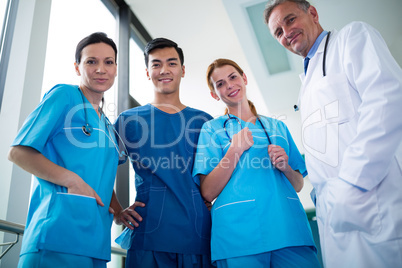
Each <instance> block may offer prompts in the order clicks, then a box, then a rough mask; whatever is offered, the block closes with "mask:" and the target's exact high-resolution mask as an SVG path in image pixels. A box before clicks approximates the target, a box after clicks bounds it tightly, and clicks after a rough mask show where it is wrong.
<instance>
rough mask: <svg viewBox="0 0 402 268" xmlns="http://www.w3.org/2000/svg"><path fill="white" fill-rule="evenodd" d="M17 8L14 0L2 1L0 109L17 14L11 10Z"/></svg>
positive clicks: (0, 3) (0, 12)
mask: <svg viewBox="0 0 402 268" xmlns="http://www.w3.org/2000/svg"><path fill="white" fill-rule="evenodd" d="M14 3H15V1H14ZM15 8H16V5H15V4H14V5H13V6H12V0H8V1H7V0H6V1H0V23H1V28H0V29H1V32H0V110H1V104H2V102H3V93H4V86H5V85H4V84H5V80H6V74H7V67H8V54H9V53H8V51H9V49H10V44H9V43H8V42H7V41H10V38H7V37H8V36H10V34H11V33H12V31H13V29H12V28H13V27H14V21H13V20H14V19H15V16H13V15H11V16H10V14H11V13H12V12H11V11H14V13H15ZM10 17H11V19H10ZM7 30H8V31H7ZM7 33H8V34H7Z"/></svg>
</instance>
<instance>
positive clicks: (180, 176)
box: [112, 38, 212, 268]
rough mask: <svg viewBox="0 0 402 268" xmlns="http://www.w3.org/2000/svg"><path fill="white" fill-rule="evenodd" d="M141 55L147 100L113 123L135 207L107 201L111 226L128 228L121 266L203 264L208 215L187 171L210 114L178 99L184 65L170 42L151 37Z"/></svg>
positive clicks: (207, 245)
mask: <svg viewBox="0 0 402 268" xmlns="http://www.w3.org/2000/svg"><path fill="white" fill-rule="evenodd" d="M144 55H145V63H146V66H147V76H148V78H149V80H152V83H153V85H154V92H155V95H154V100H153V102H152V103H149V104H146V105H144V106H141V107H136V108H133V109H131V110H127V111H125V112H123V113H122V114H121V115H120V116H119V117H118V119H117V121H116V124H115V127H116V130H117V132H118V133H119V135H120V137H121V140H122V141H123V142H124V145H122V147H123V150H124V151H125V152H126V153H127V154H128V156H129V157H128V159H129V160H130V161H132V165H133V168H134V170H135V173H136V174H135V185H136V189H137V196H136V202H135V203H134V204H133V205H132V206H130V207H128V208H126V209H124V210H123V209H122V207H121V206H120V204H118V201H117V199H116V198H114V199H113V202H112V207H113V209H114V210H115V211H116V215H117V217H116V223H118V224H119V223H120V224H121V223H124V224H125V225H126V226H127V227H128V229H126V232H124V234H123V236H124V235H126V238H127V239H128V240H129V241H131V242H130V243H129V246H128V252H127V260H126V267H175V268H176V267H210V265H211V264H210V263H211V262H210V228H211V222H210V221H211V220H210V213H209V211H208V208H207V206H206V205H205V204H204V200H203V199H202V197H201V194H200V191H199V188H198V186H197V185H196V184H195V183H194V181H193V178H192V167H193V162H194V154H195V151H196V145H197V142H198V136H199V131H200V129H201V127H202V125H203V124H204V122H206V121H208V120H210V119H212V117H211V116H210V115H209V114H207V113H205V112H202V111H199V110H196V109H193V108H190V107H188V106H185V105H184V104H182V103H181V101H180V97H179V88H180V82H181V78H182V77H184V74H185V67H184V65H183V62H184V57H183V52H182V50H181V48H179V47H178V46H177V44H176V43H175V42H173V41H171V40H168V39H164V38H157V39H154V40H152V41H151V42H149V43H148V45H147V46H146V48H145V52H144ZM130 223H131V224H132V225H131V224H130ZM127 230H130V231H127ZM123 240H124V239H123ZM126 242H127V241H126Z"/></svg>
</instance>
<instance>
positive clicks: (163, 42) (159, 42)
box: [144, 38, 184, 68]
mask: <svg viewBox="0 0 402 268" xmlns="http://www.w3.org/2000/svg"><path fill="white" fill-rule="evenodd" d="M165 47H173V48H174V49H175V50H176V51H177V54H179V59H180V63H181V65H182V66H183V64H184V55H183V50H182V49H181V48H180V47H179V46H178V45H177V44H176V43H175V42H173V41H172V40H169V39H166V38H155V39H153V40H151V41H149V42H148V44H147V45H146V46H145V49H144V58H145V66H147V68H148V60H149V54H150V53H151V52H152V50H154V49H157V48H165Z"/></svg>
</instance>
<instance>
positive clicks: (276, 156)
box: [268, 144, 304, 193]
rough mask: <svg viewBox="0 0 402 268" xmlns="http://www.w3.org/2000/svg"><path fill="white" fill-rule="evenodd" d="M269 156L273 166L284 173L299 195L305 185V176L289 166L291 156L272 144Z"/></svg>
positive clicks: (269, 148)
mask: <svg viewBox="0 0 402 268" xmlns="http://www.w3.org/2000/svg"><path fill="white" fill-rule="evenodd" d="M268 154H269V156H270V158H271V162H272V165H274V166H275V167H276V168H277V169H279V170H280V171H282V172H283V174H284V175H285V176H286V178H287V179H288V180H289V182H290V184H292V186H293V188H294V189H295V191H296V192H297V193H298V192H300V191H301V189H302V188H303V185H304V181H303V175H302V174H300V172H299V171H297V170H293V169H292V167H291V166H290V165H289V156H288V155H287V154H286V152H285V150H284V149H283V148H282V147H280V146H278V145H273V144H271V145H269V146H268Z"/></svg>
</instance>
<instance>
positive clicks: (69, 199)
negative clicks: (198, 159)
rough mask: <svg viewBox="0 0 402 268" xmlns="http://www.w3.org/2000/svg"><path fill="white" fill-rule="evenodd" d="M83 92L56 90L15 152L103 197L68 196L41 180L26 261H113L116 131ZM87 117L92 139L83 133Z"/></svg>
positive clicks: (36, 187) (32, 204)
mask: <svg viewBox="0 0 402 268" xmlns="http://www.w3.org/2000/svg"><path fill="white" fill-rule="evenodd" d="M82 96H83V95H81V92H80V91H79V88H78V86H73V85H62V84H60V85H56V86H55V87H53V88H52V89H51V90H50V91H49V92H47V93H46V94H45V96H44V97H43V100H42V101H41V103H40V104H39V105H38V107H37V108H36V109H35V110H34V111H33V112H32V113H31V114H30V115H29V116H28V118H27V119H26V121H25V122H24V124H23V126H22V128H21V130H20V132H19V133H18V135H17V137H16V138H15V140H14V142H13V144H12V146H16V145H23V146H29V147H32V148H34V149H36V150H37V151H39V152H40V153H42V154H43V155H44V156H45V157H46V158H48V159H49V160H50V161H52V162H54V163H55V164H57V165H60V166H62V167H64V168H66V169H68V170H70V171H72V172H74V173H76V174H78V175H79V176H80V177H81V178H82V179H83V180H84V181H85V182H86V183H88V184H89V185H90V186H91V187H92V188H93V189H94V190H95V191H96V193H97V194H98V195H99V196H100V198H101V199H102V202H103V203H104V205H105V206H104V207H101V206H99V205H98V204H97V203H96V200H95V198H92V197H87V196H81V195H73V194H68V193H67V188H65V187H62V186H60V185H56V184H53V183H51V182H48V181H45V180H42V179H41V178H38V177H35V178H34V181H33V188H32V196H31V201H30V206H29V211H28V217H27V223H26V228H25V233H24V238H23V243H22V249H21V255H22V254H25V253H29V252H36V251H38V250H39V249H46V250H52V251H56V252H62V253H69V254H76V255H82V256H88V257H92V258H97V259H103V260H110V256H111V231H110V228H111V224H112V220H113V215H112V214H111V213H109V211H108V210H109V205H110V200H111V197H112V193H113V185H114V179H115V176H116V169H117V165H118V151H117V149H116V146H117V144H116V140H115V135H114V132H113V130H112V128H111V127H112V126H111V125H110V124H109V126H107V123H106V119H105V117H104V116H102V118H99V117H98V115H97V113H96V111H95V110H94V109H93V107H92V105H91V104H90V103H89V101H88V100H87V99H86V98H85V97H84V102H85V105H84V104H83V98H82ZM84 107H86V108H85V109H86V111H87V120H88V123H89V124H90V125H91V126H92V127H93V132H92V134H91V136H89V137H88V136H86V135H85V134H84V133H83V131H82V126H83V125H84V124H85V112H84Z"/></svg>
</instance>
